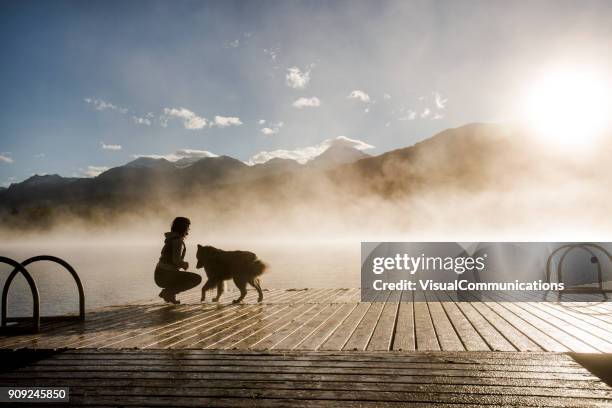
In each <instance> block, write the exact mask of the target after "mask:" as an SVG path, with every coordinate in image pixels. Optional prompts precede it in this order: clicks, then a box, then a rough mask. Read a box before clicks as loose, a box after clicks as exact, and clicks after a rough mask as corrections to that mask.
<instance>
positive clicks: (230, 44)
mask: <svg viewBox="0 0 612 408" xmlns="http://www.w3.org/2000/svg"><path fill="white" fill-rule="evenodd" d="M225 46H226V47H228V48H238V47H240V39H239V38H236V39H235V40H234V41H230V42H228V43H226V44H225Z"/></svg>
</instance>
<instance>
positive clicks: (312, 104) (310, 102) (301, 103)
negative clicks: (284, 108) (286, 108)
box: [293, 96, 321, 109]
mask: <svg viewBox="0 0 612 408" xmlns="http://www.w3.org/2000/svg"><path fill="white" fill-rule="evenodd" d="M320 105H321V101H320V100H319V98H317V97H316V96H313V97H311V98H304V97H302V98H299V99H297V100H296V101H295V102H293V106H294V107H296V108H299V109H301V108H316V107H318V106H320Z"/></svg>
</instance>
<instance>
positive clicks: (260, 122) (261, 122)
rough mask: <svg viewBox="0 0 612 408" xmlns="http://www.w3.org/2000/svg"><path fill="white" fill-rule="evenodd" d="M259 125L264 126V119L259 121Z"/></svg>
mask: <svg viewBox="0 0 612 408" xmlns="http://www.w3.org/2000/svg"><path fill="white" fill-rule="evenodd" d="M257 123H259V124H260V125H265V124H266V120H265V119H259V122H257Z"/></svg>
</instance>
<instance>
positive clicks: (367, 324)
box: [342, 302, 385, 350]
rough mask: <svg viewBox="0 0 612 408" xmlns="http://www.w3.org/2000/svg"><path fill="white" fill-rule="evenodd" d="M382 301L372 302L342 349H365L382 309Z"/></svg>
mask: <svg viewBox="0 0 612 408" xmlns="http://www.w3.org/2000/svg"><path fill="white" fill-rule="evenodd" d="M384 305H385V304H384V303H383V302H374V303H372V305H371V306H370V308H369V309H368V311H367V312H366V314H365V315H364V316H363V318H362V319H361V321H360V322H359V324H358V325H357V327H356V328H355V330H354V331H353V333H352V334H351V337H350V338H349V339H348V341H347V342H346V344H345V345H344V347H343V348H342V350H365V349H366V347H367V345H368V343H369V342H370V338H371V337H372V334H373V332H374V328H375V327H376V324H377V323H378V319H380V316H381V314H382V312H383V309H384Z"/></svg>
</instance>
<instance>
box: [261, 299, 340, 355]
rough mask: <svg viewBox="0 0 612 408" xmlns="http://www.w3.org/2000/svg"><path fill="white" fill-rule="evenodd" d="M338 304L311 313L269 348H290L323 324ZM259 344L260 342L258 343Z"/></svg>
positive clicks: (337, 307) (338, 306)
mask: <svg viewBox="0 0 612 408" xmlns="http://www.w3.org/2000/svg"><path fill="white" fill-rule="evenodd" d="M340 307H341V305H340V304H331V305H328V306H325V307H324V308H323V309H321V310H320V311H318V312H317V313H316V314H313V315H312V317H310V319H308V320H306V321H304V323H303V324H302V325H300V326H299V327H297V328H296V329H294V330H293V332H291V333H290V334H289V335H287V336H286V337H285V338H283V339H282V340H281V341H278V342H276V344H274V345H272V346H271V347H270V349H275V350H292V349H294V348H295V347H297V346H298V345H299V344H300V343H302V342H303V341H304V339H306V338H307V337H308V336H310V335H311V334H312V333H313V332H314V331H315V330H316V329H317V328H318V327H319V326H320V325H321V324H323V323H324V322H325V321H326V320H327V319H328V318H330V317H331V316H333V315H334V313H335V312H336V311H338V309H340ZM258 346H261V344H258Z"/></svg>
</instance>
